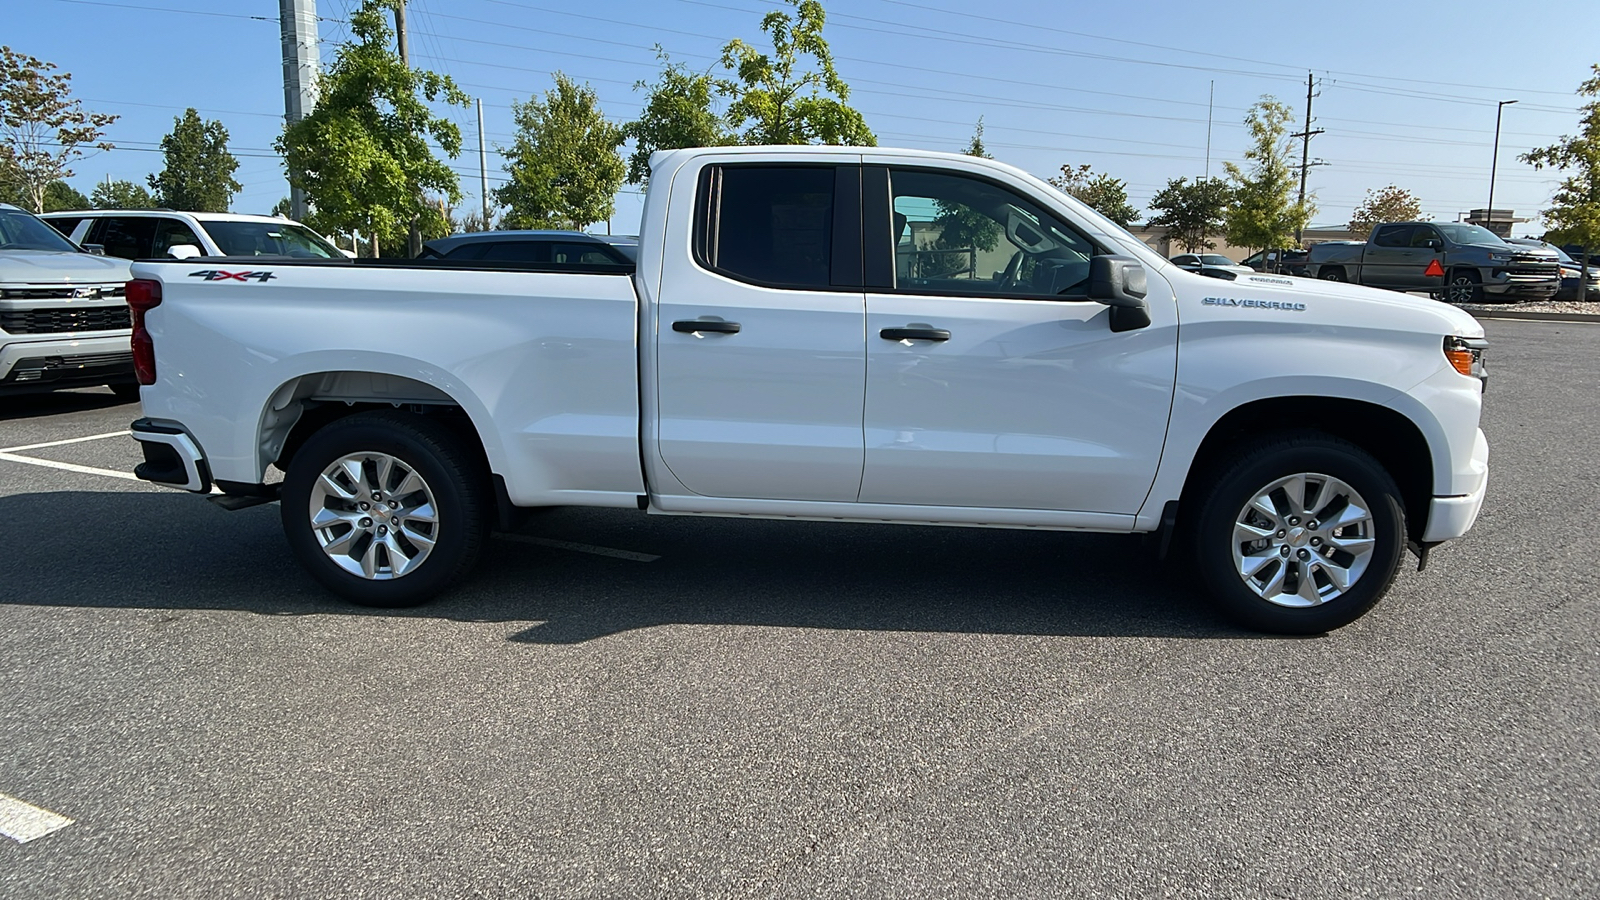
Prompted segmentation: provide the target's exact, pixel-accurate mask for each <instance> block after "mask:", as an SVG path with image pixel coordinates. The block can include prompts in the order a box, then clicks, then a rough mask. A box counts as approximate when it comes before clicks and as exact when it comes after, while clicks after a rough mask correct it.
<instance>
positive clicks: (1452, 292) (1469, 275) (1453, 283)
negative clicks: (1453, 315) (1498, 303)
mask: <svg viewBox="0 0 1600 900" xmlns="http://www.w3.org/2000/svg"><path fill="white" fill-rule="evenodd" d="M1445 299H1446V300H1448V301H1450V302H1451V303H1482V302H1483V284H1482V279H1480V278H1479V277H1478V273H1477V272H1474V271H1473V270H1471V269H1460V270H1458V271H1455V272H1451V273H1450V284H1449V285H1448V286H1447V287H1445Z"/></svg>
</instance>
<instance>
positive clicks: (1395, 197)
mask: <svg viewBox="0 0 1600 900" xmlns="http://www.w3.org/2000/svg"><path fill="white" fill-rule="evenodd" d="M1420 218H1422V203H1421V201H1419V200H1418V199H1417V198H1416V197H1415V196H1414V195H1413V194H1412V193H1411V192H1410V191H1408V190H1406V189H1405V188H1402V187H1399V186H1397V185H1393V184H1391V185H1387V186H1385V187H1381V188H1379V189H1377V190H1372V189H1371V188H1368V189H1367V196H1366V199H1364V200H1362V201H1361V205H1360V206H1357V207H1356V209H1355V212H1353V213H1351V214H1350V225H1349V228H1350V231H1351V233H1352V234H1355V235H1356V236H1357V237H1362V238H1365V237H1366V236H1367V235H1368V234H1371V233H1372V226H1374V225H1379V224H1382V223H1384V222H1414V221H1416V220H1418V219H1420Z"/></svg>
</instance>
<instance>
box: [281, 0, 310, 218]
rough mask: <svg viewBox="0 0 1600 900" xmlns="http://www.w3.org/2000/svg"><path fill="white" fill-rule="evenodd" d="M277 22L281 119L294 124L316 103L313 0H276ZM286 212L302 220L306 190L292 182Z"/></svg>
mask: <svg viewBox="0 0 1600 900" xmlns="http://www.w3.org/2000/svg"><path fill="white" fill-rule="evenodd" d="M278 26H279V27H278V30H279V33H280V35H281V36H282V40H283V122H284V124H285V125H293V124H294V123H296V122H298V121H300V120H301V119H303V118H305V117H306V114H307V113H309V112H311V110H312V108H313V107H315V106H316V105H317V73H318V70H319V66H318V52H319V51H318V45H317V2H316V0H278ZM289 214H290V215H291V216H292V217H294V219H295V220H296V221H302V222H303V221H305V218H306V192H305V191H303V190H301V189H300V188H297V187H294V186H293V185H291V186H290V187H289Z"/></svg>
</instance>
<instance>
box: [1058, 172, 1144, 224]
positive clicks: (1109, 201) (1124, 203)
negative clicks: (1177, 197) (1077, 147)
mask: <svg viewBox="0 0 1600 900" xmlns="http://www.w3.org/2000/svg"><path fill="white" fill-rule="evenodd" d="M1050 183H1051V184H1053V185H1055V186H1056V188H1057V189H1059V190H1060V191H1062V192H1063V193H1067V194H1071V195H1072V196H1074V197H1076V198H1078V199H1079V200H1081V201H1083V203H1084V204H1085V205H1087V206H1088V207H1089V208H1090V209H1093V210H1094V211H1095V212H1097V213H1099V214H1100V215H1102V216H1105V217H1106V218H1108V219H1110V220H1111V221H1113V222H1115V223H1117V224H1118V225H1121V226H1122V227H1123V228H1127V227H1128V225H1129V224H1130V223H1131V222H1133V220H1134V219H1136V218H1138V217H1139V209H1138V207H1136V206H1133V205H1132V204H1130V203H1129V202H1128V183H1127V182H1126V181H1123V180H1122V179H1120V178H1113V177H1111V176H1110V175H1106V174H1103V173H1102V174H1100V175H1096V174H1094V172H1093V171H1092V170H1090V168H1089V167H1088V166H1087V165H1082V166H1078V167H1077V168H1076V169H1074V168H1073V167H1072V166H1070V165H1066V166H1062V167H1061V174H1060V175H1058V176H1056V177H1055V178H1052V179H1050Z"/></svg>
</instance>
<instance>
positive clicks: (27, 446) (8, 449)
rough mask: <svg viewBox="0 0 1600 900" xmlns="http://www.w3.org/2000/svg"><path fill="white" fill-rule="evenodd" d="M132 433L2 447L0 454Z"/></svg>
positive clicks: (94, 435) (124, 432)
mask: <svg viewBox="0 0 1600 900" xmlns="http://www.w3.org/2000/svg"><path fill="white" fill-rule="evenodd" d="M131 433H132V432H130V431H128V430H127V429H126V428H124V429H123V430H121V431H108V432H106V433H105V434H91V435H89V436H88V437H81V438H67V439H66V440H64V441H45V442H44V443H42V444H23V445H22V446H21V447H0V453H21V452H22V451H24V450H39V449H41V448H44V447H59V446H61V445H62V444H81V443H83V442H84V441H103V440H105V439H106V438H114V437H122V436H123V435H125V434H131Z"/></svg>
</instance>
